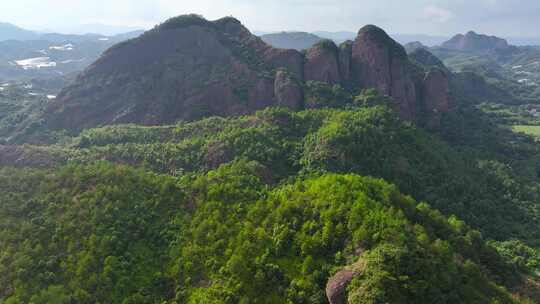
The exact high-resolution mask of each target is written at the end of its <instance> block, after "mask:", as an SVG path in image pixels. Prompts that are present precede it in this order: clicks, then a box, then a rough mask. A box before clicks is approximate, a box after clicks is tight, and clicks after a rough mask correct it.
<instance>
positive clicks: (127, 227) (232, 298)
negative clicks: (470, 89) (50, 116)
mask: <svg viewBox="0 0 540 304" xmlns="http://www.w3.org/2000/svg"><path fill="white" fill-rule="evenodd" d="M267 171H268V169H267V168H265V167H264V166H262V165H261V164H259V163H257V162H253V161H245V160H240V161H235V162H232V163H230V164H227V165H222V166H220V167H219V168H218V169H217V170H213V171H210V172H208V173H206V174H201V175H192V176H185V177H183V178H181V179H174V178H171V177H167V176H162V175H156V174H153V173H149V172H145V171H142V170H134V169H130V168H129V167H126V166H122V165H110V164H106V163H98V164H95V165H91V166H68V167H65V168H63V169H61V170H59V171H56V172H55V173H48V172H46V171H36V170H14V169H3V170H2V171H1V172H0V181H1V182H2V183H0V185H1V186H0V187H1V190H2V191H1V192H0V193H1V195H0V215H1V216H2V218H3V219H4V221H3V224H2V229H1V234H0V244H1V245H2V256H1V258H0V265H1V267H2V272H1V273H0V281H1V283H2V285H1V286H2V288H0V299H3V300H5V302H6V303H74V302H75V303H325V301H326V300H325V295H324V287H325V284H326V281H327V279H328V277H329V276H330V275H331V274H332V273H333V272H334V271H335V270H337V269H339V268H341V267H343V266H345V265H348V264H350V263H355V262H356V261H358V260H360V261H362V264H363V265H364V269H363V272H362V274H361V275H360V276H358V277H357V278H356V279H355V281H354V282H353V284H352V285H351V287H350V294H351V296H352V297H353V298H352V299H358V301H359V302H358V303H379V302H378V301H380V300H384V301H390V302H392V303H411V302H415V303H456V302H459V303H491V302H490V301H498V302H499V303H517V302H514V301H513V300H512V299H511V298H510V295H509V293H508V292H507V291H506V290H505V289H504V287H502V286H511V285H512V284H514V283H515V282H517V281H516V280H517V277H516V272H515V269H514V268H512V267H511V266H510V265H507V264H505V263H504V261H503V259H502V258H501V257H500V256H498V255H497V253H496V251H495V250H494V249H492V248H491V247H489V246H487V245H486V244H485V243H484V241H483V240H482V238H481V236H480V234H479V233H478V232H476V231H474V230H471V229H470V228H468V227H467V226H466V225H465V224H464V223H463V222H460V221H458V220H456V219H455V218H450V219H447V218H445V217H443V216H442V215H441V214H440V213H439V212H437V211H434V210H432V209H430V208H429V207H428V206H427V205H426V204H417V203H416V202H415V201H414V200H413V199H412V198H410V197H407V196H404V195H402V194H400V193H399V192H398V190H397V188H396V187H395V186H391V185H389V184H387V183H386V182H384V181H382V180H379V179H374V178H364V177H360V176H357V175H339V174H325V175H322V176H320V177H311V178H304V179H299V180H297V181H293V182H290V183H285V184H283V185H280V186H276V187H270V186H269V185H268V184H267V182H266V179H267ZM396 280H397V281H396ZM355 301H356V300H355ZM355 303H356V302H355Z"/></svg>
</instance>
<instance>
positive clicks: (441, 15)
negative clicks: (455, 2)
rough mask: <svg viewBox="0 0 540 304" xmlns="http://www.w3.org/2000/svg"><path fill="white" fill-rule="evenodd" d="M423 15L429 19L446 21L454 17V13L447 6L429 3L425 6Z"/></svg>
mask: <svg viewBox="0 0 540 304" xmlns="http://www.w3.org/2000/svg"><path fill="white" fill-rule="evenodd" d="M422 17H423V18H424V19H426V20H428V21H434V22H440V23H446V22H448V21H450V20H452V19H453V18H454V14H453V13H452V12H451V11H449V10H447V9H445V8H442V7H439V6H436V5H428V6H426V7H424V9H423V11H422Z"/></svg>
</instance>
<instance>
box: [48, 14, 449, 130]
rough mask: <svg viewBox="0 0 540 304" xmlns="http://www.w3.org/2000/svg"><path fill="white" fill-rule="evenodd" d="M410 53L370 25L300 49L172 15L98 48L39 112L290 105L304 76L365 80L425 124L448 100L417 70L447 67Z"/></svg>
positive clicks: (435, 81) (169, 118)
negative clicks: (350, 36) (348, 37)
mask: <svg viewBox="0 0 540 304" xmlns="http://www.w3.org/2000/svg"><path fill="white" fill-rule="evenodd" d="M425 52H427V51H425ZM415 56H416V55H415ZM412 58H415V60H416V61H417V63H418V62H420V64H416V65H415V64H413V63H412V61H410V60H409V57H408V56H407V54H406V52H405V50H404V48H403V47H402V46H401V45H400V44H398V43H397V42H395V41H394V40H393V39H391V38H390V37H389V36H388V35H387V34H386V33H385V32H384V31H383V30H382V29H380V28H378V27H376V26H373V25H369V26H366V27H364V28H362V29H361V30H360V31H359V33H358V37H357V38H356V40H355V41H354V42H351V41H347V42H345V43H343V44H342V45H341V46H340V47H339V48H338V47H337V46H336V45H335V44H334V43H333V42H331V41H322V42H320V43H318V44H316V45H315V46H314V47H313V48H311V49H309V50H307V51H306V53H305V55H304V54H302V53H300V52H298V51H296V50H292V49H277V48H273V47H271V46H269V45H267V44H266V43H265V42H264V41H262V40H261V39H260V38H258V37H256V36H254V35H252V34H251V33H250V32H249V31H248V30H247V29H246V28H245V27H244V26H243V25H242V24H241V23H240V22H239V21H238V20H236V19H234V18H230V17H228V18H223V19H220V20H217V21H208V20H205V19H203V18H202V17H199V16H194V15H189V16H180V17H177V18H173V19H170V20H168V21H166V22H165V23H163V24H161V25H159V26H158V27H156V28H155V29H153V30H151V31H148V32H146V33H145V34H143V35H141V36H140V37H139V38H136V39H132V40H129V41H127V42H124V43H120V44H118V45H116V46H114V47H112V48H111V49H109V50H108V51H107V52H105V54H104V55H103V56H102V57H101V58H100V59H99V60H98V61H96V62H95V63H94V64H93V65H92V66H90V67H89V68H88V69H87V70H86V71H85V72H84V73H82V74H81V75H80V76H79V77H78V79H77V80H76V81H75V83H74V84H73V85H71V86H69V87H67V88H65V89H64V90H63V91H62V92H61V93H60V94H59V95H58V97H57V98H56V100H55V101H53V102H52V103H51V104H50V106H49V107H48V109H47V112H46V116H45V119H46V122H47V125H48V126H49V127H50V128H52V129H59V128H66V129H81V128H87V127H94V126H97V125H100V124H114V123H139V124H149V125H155V124H166V123H173V122H175V121H178V120H193V119H198V118H201V117H205V116H210V115H225V116H226V115H238V114H246V113H249V112H253V111H256V110H259V109H262V108H265V107H268V106H273V105H283V106H286V107H289V108H291V109H300V108H302V106H303V105H304V104H305V102H304V100H303V99H304V92H303V89H302V87H303V86H302V84H303V83H304V82H305V81H309V80H313V81H317V82H323V83H328V84H330V85H335V84H340V85H341V86H343V87H344V88H345V89H348V90H350V91H351V92H357V91H359V90H361V89H364V88H375V89H377V90H378V91H379V93H381V94H383V95H388V96H391V97H392V99H393V100H394V102H395V108H396V109H397V110H398V113H399V114H400V116H401V117H402V118H404V119H407V120H411V121H418V122H422V121H430V125H433V126H435V125H437V123H436V121H437V120H438V119H439V118H440V112H444V111H446V110H447V109H448V107H447V106H446V105H447V104H448V103H449V95H448V90H447V89H448V83H447V81H448V79H447V77H446V78H445V77H443V76H442V75H439V74H436V73H435V74H434V73H427V74H426V71H430V69H431V67H432V66H433V64H435V65H437V66H438V67H439V68H440V69H441V70H443V71H444V72H445V73H446V72H447V71H446V70H445V69H444V65H442V63H440V61H437V60H436V58H434V57H433V56H432V55H431V54H429V53H427V54H424V53H422V54H417V56H416V57H412ZM426 98H429V99H430V100H429V101H427V100H424V99H426ZM425 107H428V108H427V109H426V108H425ZM434 109H436V110H437V111H434ZM422 113H425V114H426V115H434V117H432V119H431V118H429V117H428V119H424V118H423V117H420V116H421V115H422Z"/></svg>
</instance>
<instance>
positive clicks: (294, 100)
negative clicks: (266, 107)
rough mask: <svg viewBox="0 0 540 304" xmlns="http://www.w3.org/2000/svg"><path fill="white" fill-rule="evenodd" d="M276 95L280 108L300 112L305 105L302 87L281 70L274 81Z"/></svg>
mask: <svg viewBox="0 0 540 304" xmlns="http://www.w3.org/2000/svg"><path fill="white" fill-rule="evenodd" d="M274 95H275V96H276V102H277V104H278V105H280V106H284V107H287V108H289V109H292V110H300V109H301V108H302V107H303V103H304V93H303V91H302V86H301V85H300V84H299V83H298V80H296V79H295V78H294V77H293V76H291V75H290V74H288V72H287V71H286V70H279V71H278V72H277V73H276V79H275V81H274Z"/></svg>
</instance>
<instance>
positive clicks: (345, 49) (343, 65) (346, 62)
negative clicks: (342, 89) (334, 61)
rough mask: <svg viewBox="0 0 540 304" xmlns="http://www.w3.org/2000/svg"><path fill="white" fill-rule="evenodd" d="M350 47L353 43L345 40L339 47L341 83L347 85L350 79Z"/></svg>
mask: <svg viewBox="0 0 540 304" xmlns="http://www.w3.org/2000/svg"><path fill="white" fill-rule="evenodd" d="M352 46H353V42H352V41H350V40H347V41H345V42H343V43H342V44H341V45H340V46H339V71H340V73H341V80H342V82H344V84H345V83H348V82H349V81H350V80H351V78H352V68H351V61H352Z"/></svg>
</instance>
